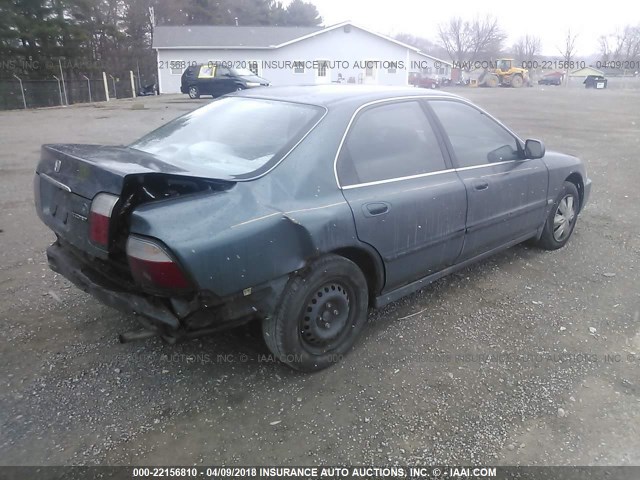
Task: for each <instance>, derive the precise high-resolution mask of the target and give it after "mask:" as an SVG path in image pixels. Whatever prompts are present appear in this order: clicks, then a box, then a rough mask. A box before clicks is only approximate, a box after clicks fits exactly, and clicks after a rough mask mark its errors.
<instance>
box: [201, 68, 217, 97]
mask: <svg viewBox="0 0 640 480" xmlns="http://www.w3.org/2000/svg"><path fill="white" fill-rule="evenodd" d="M216 70H217V67H216V65H215V64H213V63H208V64H206V65H202V66H200V70H199V72H198V79H197V86H198V90H199V91H200V95H214V92H215V84H214V79H215V74H216Z"/></svg>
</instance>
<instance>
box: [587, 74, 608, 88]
mask: <svg viewBox="0 0 640 480" xmlns="http://www.w3.org/2000/svg"><path fill="white" fill-rule="evenodd" d="M582 83H584V87H585V88H607V79H606V78H604V77H603V76H602V75H587V78H585V79H584V82H582Z"/></svg>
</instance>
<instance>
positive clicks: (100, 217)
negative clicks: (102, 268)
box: [89, 193, 118, 248]
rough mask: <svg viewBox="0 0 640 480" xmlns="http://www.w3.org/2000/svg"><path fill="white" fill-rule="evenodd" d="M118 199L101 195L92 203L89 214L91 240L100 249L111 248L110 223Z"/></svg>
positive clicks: (104, 194)
mask: <svg viewBox="0 0 640 480" xmlns="http://www.w3.org/2000/svg"><path fill="white" fill-rule="evenodd" d="M117 202H118V197H116V196H115V195H109V194H108V193H99V194H98V195H96V196H95V197H94V198H93V201H92V202H91V211H90V213H89V239H90V240H91V241H92V242H93V243H95V244H96V245H98V246H100V247H104V248H107V247H108V246H109V221H110V220H111V213H112V212H113V207H115V205H116V203H117Z"/></svg>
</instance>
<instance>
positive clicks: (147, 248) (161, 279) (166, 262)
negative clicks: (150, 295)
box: [127, 236, 191, 289]
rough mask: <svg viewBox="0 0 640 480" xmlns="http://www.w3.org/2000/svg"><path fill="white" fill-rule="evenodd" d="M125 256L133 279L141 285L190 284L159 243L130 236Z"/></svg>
mask: <svg viewBox="0 0 640 480" xmlns="http://www.w3.org/2000/svg"><path fill="white" fill-rule="evenodd" d="M127 257H128V258H129V267H130V268H131V275H132V276H133V279H134V280H135V281H136V283H138V284H139V285H141V286H142V287H150V288H154V289H156V288H159V289H187V288H189V287H190V286H191V284H190V283H189V281H188V280H187V277H186V276H185V275H184V273H183V271H182V269H181V268H180V266H179V265H178V264H177V263H176V262H175V261H174V260H173V258H171V256H170V255H169V254H168V253H167V252H166V251H165V250H164V248H162V247H161V246H160V245H158V244H156V243H154V242H153V241H151V240H146V239H142V238H139V237H134V236H131V237H129V239H128V240H127Z"/></svg>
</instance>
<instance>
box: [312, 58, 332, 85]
mask: <svg viewBox="0 0 640 480" xmlns="http://www.w3.org/2000/svg"><path fill="white" fill-rule="evenodd" d="M315 67H316V84H319V85H321V84H324V83H331V70H330V69H329V62H328V61H327V60H316V64H315Z"/></svg>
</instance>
